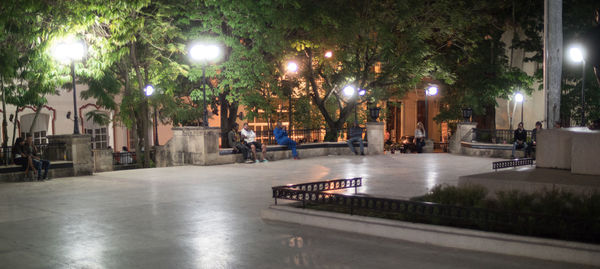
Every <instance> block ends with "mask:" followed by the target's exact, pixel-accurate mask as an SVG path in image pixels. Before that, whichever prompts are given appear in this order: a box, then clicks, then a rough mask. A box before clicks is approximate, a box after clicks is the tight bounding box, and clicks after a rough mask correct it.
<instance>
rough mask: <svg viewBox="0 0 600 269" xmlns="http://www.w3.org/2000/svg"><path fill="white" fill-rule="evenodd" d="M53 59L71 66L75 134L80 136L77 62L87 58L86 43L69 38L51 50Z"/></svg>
mask: <svg viewBox="0 0 600 269" xmlns="http://www.w3.org/2000/svg"><path fill="white" fill-rule="evenodd" d="M51 53H52V57H53V58H54V59H56V60H57V61H59V62H61V63H64V64H70V65H71V77H72V79H73V134H79V118H78V117H77V88H76V83H75V61H80V60H81V59H83V57H84V56H85V43H83V41H80V40H79V41H77V40H75V41H74V40H73V38H67V39H65V40H63V41H61V42H58V43H56V44H54V46H52V48H51Z"/></svg>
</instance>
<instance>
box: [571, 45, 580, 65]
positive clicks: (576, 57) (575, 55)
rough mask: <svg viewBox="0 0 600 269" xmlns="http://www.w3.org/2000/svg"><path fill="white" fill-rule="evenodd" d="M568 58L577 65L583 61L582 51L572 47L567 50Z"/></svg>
mask: <svg viewBox="0 0 600 269" xmlns="http://www.w3.org/2000/svg"><path fill="white" fill-rule="evenodd" d="M569 56H570V57H571V60H572V61H574V62H576V63H579V62H581V61H583V50H582V49H581V48H579V47H572V48H571V49H569Z"/></svg>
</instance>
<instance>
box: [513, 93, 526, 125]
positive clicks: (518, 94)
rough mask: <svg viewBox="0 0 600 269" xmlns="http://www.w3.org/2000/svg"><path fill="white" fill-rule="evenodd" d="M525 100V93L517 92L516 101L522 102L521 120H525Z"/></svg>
mask: <svg viewBox="0 0 600 269" xmlns="http://www.w3.org/2000/svg"><path fill="white" fill-rule="evenodd" d="M524 100H525V98H524V96H523V94H521V93H520V92H518V93H516V94H515V101H516V102H517V103H521V122H523V104H524V103H525V102H523V101H524Z"/></svg>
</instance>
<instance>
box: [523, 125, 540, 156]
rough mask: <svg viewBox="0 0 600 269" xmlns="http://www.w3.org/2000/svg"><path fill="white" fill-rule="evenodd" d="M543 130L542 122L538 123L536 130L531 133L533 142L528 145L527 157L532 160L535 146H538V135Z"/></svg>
mask: <svg viewBox="0 0 600 269" xmlns="http://www.w3.org/2000/svg"><path fill="white" fill-rule="evenodd" d="M540 130H542V122H541V121H538V122H536V123H535V128H533V130H532V131H531V142H528V143H527V150H526V151H525V157H529V158H531V153H532V151H533V149H534V146H536V144H537V141H536V140H537V133H538V132H539V131H540Z"/></svg>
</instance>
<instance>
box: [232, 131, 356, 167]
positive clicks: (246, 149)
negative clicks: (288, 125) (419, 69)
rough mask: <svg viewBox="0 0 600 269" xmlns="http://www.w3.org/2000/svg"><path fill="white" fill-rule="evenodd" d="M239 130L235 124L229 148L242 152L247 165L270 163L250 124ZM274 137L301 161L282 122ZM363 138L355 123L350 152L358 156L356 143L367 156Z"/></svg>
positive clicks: (294, 144) (349, 139)
mask: <svg viewBox="0 0 600 269" xmlns="http://www.w3.org/2000/svg"><path fill="white" fill-rule="evenodd" d="M238 128H239V125H238V124H237V123H234V124H233V128H232V129H231V131H229V133H228V134H227V141H228V142H229V146H230V147H232V148H234V149H235V150H236V151H238V152H241V153H242V156H244V160H245V161H246V162H247V163H253V162H256V163H259V162H268V160H267V147H266V145H262V144H261V143H260V142H258V141H256V133H255V132H254V131H253V130H252V129H250V126H248V123H244V127H243V128H242V130H241V131H239V130H238ZM273 136H275V141H277V144H278V145H282V146H287V147H288V148H289V149H290V150H291V151H292V157H293V158H294V160H298V159H300V158H299V157H298V151H297V150H296V147H297V145H298V144H297V143H296V141H294V140H292V139H291V138H289V136H288V133H287V131H286V129H285V127H284V126H283V124H282V123H281V122H280V121H278V122H277V125H276V126H275V129H273ZM362 136H363V129H362V128H361V127H360V126H359V125H358V124H357V123H354V125H353V127H351V128H349V129H348V140H347V143H348V147H350V150H351V151H352V152H353V153H354V154H355V155H358V152H357V151H356V149H355V148H354V145H353V143H355V142H356V143H359V146H360V155H365V152H364V142H363V138H362ZM257 149H261V153H262V154H261V155H258V154H257V153H256V150H257Z"/></svg>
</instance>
